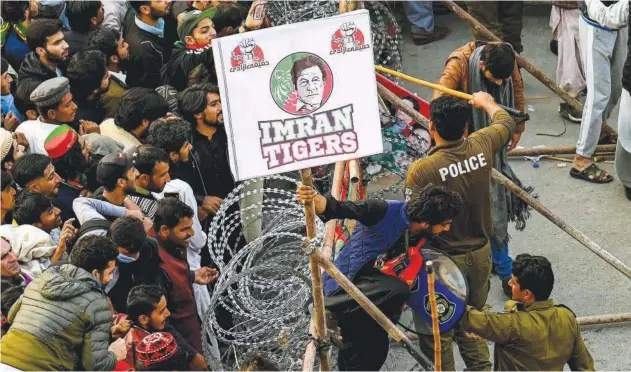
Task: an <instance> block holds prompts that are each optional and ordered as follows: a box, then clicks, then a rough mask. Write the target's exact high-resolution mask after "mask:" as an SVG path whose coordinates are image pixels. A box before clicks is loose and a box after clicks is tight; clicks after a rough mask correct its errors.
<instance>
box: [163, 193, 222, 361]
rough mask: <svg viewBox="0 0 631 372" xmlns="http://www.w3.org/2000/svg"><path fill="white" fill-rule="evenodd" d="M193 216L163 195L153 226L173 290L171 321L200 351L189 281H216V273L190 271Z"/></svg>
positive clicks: (179, 203) (187, 208)
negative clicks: (189, 251)
mask: <svg viewBox="0 0 631 372" xmlns="http://www.w3.org/2000/svg"><path fill="white" fill-rule="evenodd" d="M193 216H194V214H193V210H192V209H191V208H189V207H188V206H187V205H186V204H184V203H183V202H181V201H180V200H178V199H177V198H164V199H162V200H160V201H159V202H158V210H157V211H156V214H155V216H154V219H153V229H154V231H155V235H156V238H157V239H158V244H159V246H160V258H161V259H162V261H163V263H162V264H161V267H162V269H163V270H164V271H166V273H167V274H168V276H169V278H170V279H171V283H172V286H173V289H172V293H169V294H168V297H169V298H170V299H171V300H172V301H171V303H170V304H169V306H171V324H173V327H174V328H175V329H177V330H178V332H180V333H181V334H182V336H183V337H184V338H185V339H186V341H187V342H188V343H189V344H190V345H191V346H192V347H194V348H195V350H197V352H200V353H201V352H202V339H201V324H200V321H199V317H198V316H197V309H196V304H195V298H194V295H193V287H192V284H193V283H196V284H200V285H208V284H211V283H213V282H214V281H215V280H217V277H218V272H217V270H215V269H211V268H209V267H202V268H200V269H198V270H196V271H190V268H189V265H188V262H187V261H186V249H187V247H188V245H189V243H190V240H191V237H192V236H193V234H194V232H193ZM176 289H177V290H176Z"/></svg>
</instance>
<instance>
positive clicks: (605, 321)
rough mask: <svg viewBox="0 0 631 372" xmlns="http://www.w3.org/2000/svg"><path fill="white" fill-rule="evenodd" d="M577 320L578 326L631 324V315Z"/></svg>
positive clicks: (599, 316)
mask: <svg viewBox="0 0 631 372" xmlns="http://www.w3.org/2000/svg"><path fill="white" fill-rule="evenodd" d="M576 320H577V321H578V324H579V325H582V326H587V325H595V324H610V323H622V322H631V313H620V314H606V315H593V316H583V317H579V318H576Z"/></svg>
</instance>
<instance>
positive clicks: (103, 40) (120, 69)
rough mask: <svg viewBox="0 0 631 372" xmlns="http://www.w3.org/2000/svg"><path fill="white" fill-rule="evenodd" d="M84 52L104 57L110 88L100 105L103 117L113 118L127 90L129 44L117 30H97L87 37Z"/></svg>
mask: <svg viewBox="0 0 631 372" xmlns="http://www.w3.org/2000/svg"><path fill="white" fill-rule="evenodd" d="M85 50H86V51H87V50H98V51H100V52H102V53H103V54H104V55H105V58H106V63H107V70H108V71H109V73H110V86H109V89H108V90H107V92H105V94H104V95H103V96H102V97H101V103H102V104H103V107H104V108H105V117H106V118H113V117H114V116H115V115H116V108H117V107H118V105H119V104H120V100H121V98H122V97H123V94H124V93H125V90H126V89H127V84H126V83H125V80H126V78H127V76H126V75H125V73H126V72H127V68H128V67H129V56H130V54H129V44H127V42H125V39H123V37H122V36H121V35H120V32H118V31H117V30H111V29H107V28H99V29H96V30H94V31H92V32H91V33H90V35H88V41H87V43H86V46H85Z"/></svg>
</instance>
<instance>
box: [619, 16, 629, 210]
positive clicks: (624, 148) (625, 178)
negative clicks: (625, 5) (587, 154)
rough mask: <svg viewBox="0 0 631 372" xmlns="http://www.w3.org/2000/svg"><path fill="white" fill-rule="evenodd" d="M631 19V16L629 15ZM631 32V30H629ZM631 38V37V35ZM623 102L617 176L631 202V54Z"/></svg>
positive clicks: (620, 117) (620, 113)
mask: <svg viewBox="0 0 631 372" xmlns="http://www.w3.org/2000/svg"><path fill="white" fill-rule="evenodd" d="M629 16H630V17H631V14H630V15H629ZM629 32H631V28H630V29H629ZM630 36H631V35H630ZM622 88H623V89H622V101H621V102H620V112H619V114H618V143H617V145H616V161H615V162H616V174H617V175H618V179H619V180H620V182H622V186H623V187H624V194H625V196H626V197H627V199H628V200H630V201H631V95H629V92H631V52H630V51H627V59H626V61H625V62H624V68H623V70H622Z"/></svg>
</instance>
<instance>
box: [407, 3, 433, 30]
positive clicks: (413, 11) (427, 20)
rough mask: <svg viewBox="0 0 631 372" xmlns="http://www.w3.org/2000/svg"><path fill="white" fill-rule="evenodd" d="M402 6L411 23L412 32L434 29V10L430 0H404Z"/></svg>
mask: <svg viewBox="0 0 631 372" xmlns="http://www.w3.org/2000/svg"><path fill="white" fill-rule="evenodd" d="M403 8H404V9H405V15H406V16H407V17H408V21H410V23H411V24H412V33H413V34H423V33H425V34H427V33H430V32H433V31H434V11H433V10H432V2H431V1H404V2H403Z"/></svg>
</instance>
